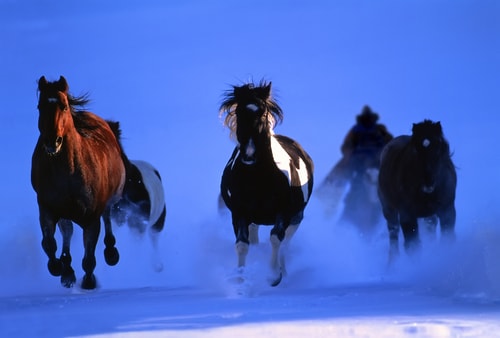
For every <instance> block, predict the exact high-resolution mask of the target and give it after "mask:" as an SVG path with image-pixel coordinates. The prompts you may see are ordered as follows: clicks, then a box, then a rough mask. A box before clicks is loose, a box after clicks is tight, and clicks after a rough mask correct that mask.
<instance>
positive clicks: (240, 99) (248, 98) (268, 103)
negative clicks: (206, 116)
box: [219, 80, 283, 137]
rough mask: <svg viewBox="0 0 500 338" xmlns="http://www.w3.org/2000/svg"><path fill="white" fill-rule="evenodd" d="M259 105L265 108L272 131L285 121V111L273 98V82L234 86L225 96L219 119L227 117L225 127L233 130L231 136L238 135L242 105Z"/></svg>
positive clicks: (262, 81)
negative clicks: (238, 118) (238, 113)
mask: <svg viewBox="0 0 500 338" xmlns="http://www.w3.org/2000/svg"><path fill="white" fill-rule="evenodd" d="M250 103H257V104H258V106H259V107H263V109H264V111H265V113H264V114H265V115H266V118H267V121H268V122H269V123H270V126H271V129H273V128H274V126H275V125H277V124H280V123H281V122H282V121H283V110H282V109H281V107H280V106H279V105H278V103H277V101H276V100H275V99H274V98H273V97H272V96H271V82H267V81H264V80H261V81H260V82H259V84H258V85H256V84H255V83H253V82H249V83H246V84H244V85H242V86H232V88H231V89H229V90H227V91H226V93H225V94H224V100H223V101H222V103H221V105H220V108H219V117H222V116H223V115H224V114H225V115H226V116H225V118H224V125H225V126H227V127H228V128H229V129H230V130H231V136H232V137H233V136H234V135H235V134H236V128H237V127H238V125H237V122H236V109H237V108H238V105H240V104H250Z"/></svg>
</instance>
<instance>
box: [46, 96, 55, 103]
mask: <svg viewBox="0 0 500 338" xmlns="http://www.w3.org/2000/svg"><path fill="white" fill-rule="evenodd" d="M47 101H48V102H49V103H57V101H58V99H57V97H49V98H47Z"/></svg>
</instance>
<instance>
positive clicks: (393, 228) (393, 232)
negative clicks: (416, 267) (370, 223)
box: [382, 205, 400, 264]
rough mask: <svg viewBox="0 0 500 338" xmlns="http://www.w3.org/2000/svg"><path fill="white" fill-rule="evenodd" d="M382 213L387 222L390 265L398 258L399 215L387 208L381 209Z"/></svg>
mask: <svg viewBox="0 0 500 338" xmlns="http://www.w3.org/2000/svg"><path fill="white" fill-rule="evenodd" d="M382 213H383V214H384V218H385V219H386V221H387V230H388V233H389V264H392V263H393V262H394V261H395V260H396V259H397V258H398V257H399V229H400V226H399V215H398V212H397V211H396V210H395V209H393V208H389V207H387V206H384V205H383V207H382Z"/></svg>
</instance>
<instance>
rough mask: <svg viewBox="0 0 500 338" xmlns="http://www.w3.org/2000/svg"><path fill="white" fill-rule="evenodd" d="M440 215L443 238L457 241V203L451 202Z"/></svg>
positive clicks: (447, 241)
mask: <svg viewBox="0 0 500 338" xmlns="http://www.w3.org/2000/svg"><path fill="white" fill-rule="evenodd" d="M438 217H439V224H440V226H441V239H442V240H443V241H445V242H446V243H453V242H455V238H456V236H455V222H456V218H457V212H456V210H455V205H454V204H451V205H450V206H448V208H446V209H444V210H442V211H439V212H438Z"/></svg>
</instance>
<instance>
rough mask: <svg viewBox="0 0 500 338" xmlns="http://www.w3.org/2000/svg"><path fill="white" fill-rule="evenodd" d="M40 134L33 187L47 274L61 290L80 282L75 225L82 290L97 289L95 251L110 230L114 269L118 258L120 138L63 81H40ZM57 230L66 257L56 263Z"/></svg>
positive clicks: (122, 173)
mask: <svg viewBox="0 0 500 338" xmlns="http://www.w3.org/2000/svg"><path fill="white" fill-rule="evenodd" d="M38 90H39V101H38V111H39V117H38V129H39V131H40V135H39V138H38V142H37V144H36V147H35V150H34V152H33V157H32V164H31V184H32V186H33V189H34V190H35V192H36V195H37V202H38V207H39V216H40V226H41V230H42V236H43V239H42V247H43V250H44V251H45V253H46V255H47V257H48V259H49V260H48V270H49V272H50V273H51V274H52V275H54V276H61V284H62V285H63V286H65V287H68V288H69V287H72V286H73V285H74V283H75V282H76V277H75V272H74V270H73V268H72V267H71V260H72V259H71V254H70V242H71V236H72V234H73V223H72V222H75V223H77V224H78V225H79V226H80V227H81V228H82V230H83V245H84V248H85V252H84V257H83V260H82V267H83V270H84V271H85V275H84V276H83V280H82V283H81V287H82V288H83V289H95V288H96V285H97V282H96V278H95V276H94V269H95V266H96V258H95V249H96V244H97V240H98V238H99V233H100V230H101V222H100V218H101V216H102V217H103V220H104V225H105V236H104V243H105V250H104V257H105V260H106V263H107V264H108V265H115V264H117V263H118V260H119V253H118V250H117V249H116V247H115V242H116V241H115V237H114V235H113V232H112V229H111V220H110V209H111V206H112V205H113V204H114V202H116V201H117V199H118V198H119V196H120V194H121V191H122V189H123V185H124V181H125V168H124V165H123V161H122V158H121V152H120V145H119V143H118V140H117V135H115V134H114V133H113V131H112V130H111V128H110V127H109V125H108V123H107V122H106V121H105V120H103V119H102V118H100V117H98V116H97V115H95V114H93V113H91V112H87V111H83V110H80V108H82V107H83V106H84V105H85V104H86V103H88V99H87V97H86V96H85V95H84V96H80V97H74V96H72V95H71V94H69V92H68V90H69V87H68V83H67V82H66V79H65V78H64V77H63V76H61V77H60V78H59V80H58V81H54V82H48V81H47V80H46V79H45V77H44V76H42V77H41V78H40V79H39V80H38ZM56 224H58V225H59V229H60V231H61V234H62V238H63V243H62V253H61V256H60V257H59V258H57V257H56V251H57V243H56V240H55V237H54V235H55V230H56Z"/></svg>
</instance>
